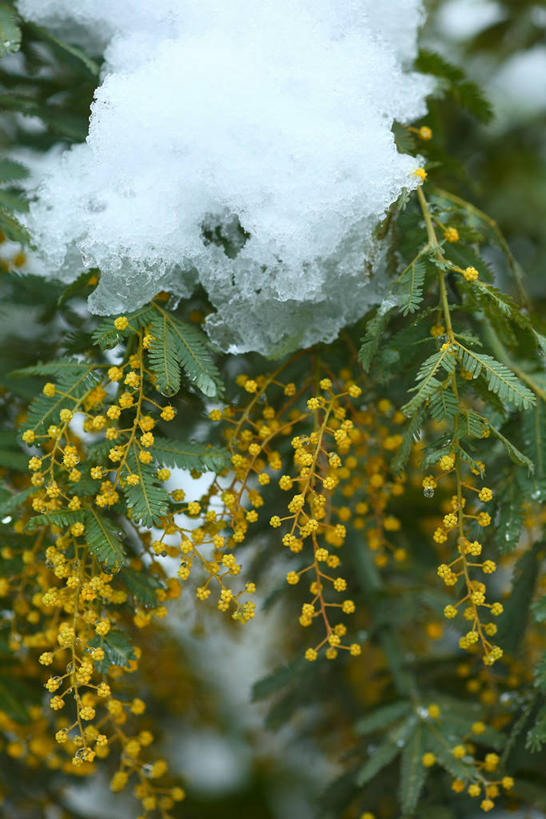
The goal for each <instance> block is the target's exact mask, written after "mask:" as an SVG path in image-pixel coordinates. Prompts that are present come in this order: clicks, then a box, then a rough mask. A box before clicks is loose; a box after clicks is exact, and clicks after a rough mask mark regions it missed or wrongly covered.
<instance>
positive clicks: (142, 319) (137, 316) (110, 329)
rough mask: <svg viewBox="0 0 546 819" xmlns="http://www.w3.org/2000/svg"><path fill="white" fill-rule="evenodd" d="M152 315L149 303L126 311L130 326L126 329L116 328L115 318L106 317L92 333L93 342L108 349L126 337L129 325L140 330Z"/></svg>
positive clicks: (129, 330) (128, 332)
mask: <svg viewBox="0 0 546 819" xmlns="http://www.w3.org/2000/svg"><path fill="white" fill-rule="evenodd" d="M153 315H154V310H153V307H150V306H149V305H148V306H146V307H140V308H139V309H138V310H134V311H133V312H132V313H127V315H126V318H127V319H128V321H129V324H130V327H128V328H127V329H126V330H117V329H116V327H115V325H114V321H115V318H107V319H104V321H101V323H100V324H99V326H98V327H97V329H96V330H95V332H94V333H93V335H92V338H93V343H94V344H97V345H98V346H99V347H102V348H103V349H104V350H109V349H110V348H111V347H115V346H116V344H119V343H120V341H121V340H122V339H123V338H126V337H127V336H128V335H129V334H130V333H131V332H132V330H131V327H133V328H134V329H135V330H140V329H141V328H142V327H145V326H146V325H147V324H148V322H149V321H150V320H151V318H152V316H153Z"/></svg>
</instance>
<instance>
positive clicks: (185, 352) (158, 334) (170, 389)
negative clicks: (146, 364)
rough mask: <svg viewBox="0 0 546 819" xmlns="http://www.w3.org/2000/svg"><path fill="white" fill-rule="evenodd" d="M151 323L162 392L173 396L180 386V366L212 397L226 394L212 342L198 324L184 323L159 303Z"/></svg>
mask: <svg viewBox="0 0 546 819" xmlns="http://www.w3.org/2000/svg"><path fill="white" fill-rule="evenodd" d="M154 307H155V308H156V311H157V312H156V315H155V316H154V317H153V319H152V321H151V323H150V331H151V333H152V335H153V340H152V343H151V345H150V348H149V350H150V353H149V356H150V369H151V370H152V372H153V373H154V375H155V376H156V378H157V385H158V389H159V390H160V392H163V393H165V394H166V395H173V394H174V393H175V392H177V390H178V389H179V378H178V383H177V375H176V373H175V370H176V366H177V365H178V368H181V369H182V370H183V371H184V373H185V375H186V377H187V378H188V379H189V380H190V381H191V382H192V383H193V384H195V386H196V387H197V388H198V389H199V390H200V391H201V392H202V393H204V394H205V395H206V396H208V397H209V398H214V397H217V396H219V395H221V394H222V392H223V384H222V379H221V377H220V373H219V372H218V369H217V367H216V365H215V364H214V362H213V360H212V355H211V348H210V344H209V342H208V340H207V338H206V336H205V335H204V334H203V333H202V332H201V330H199V329H198V328H197V327H193V326H192V325H190V324H184V323H183V322H181V321H179V320H178V319H177V318H175V317H174V316H173V315H172V314H171V313H168V312H167V311H166V310H163V309H162V308H160V307H159V306H158V305H154Z"/></svg>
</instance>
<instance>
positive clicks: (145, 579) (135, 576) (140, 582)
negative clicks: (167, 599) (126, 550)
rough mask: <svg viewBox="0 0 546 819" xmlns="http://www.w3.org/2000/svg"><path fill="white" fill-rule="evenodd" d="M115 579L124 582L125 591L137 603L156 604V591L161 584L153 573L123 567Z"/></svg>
mask: <svg viewBox="0 0 546 819" xmlns="http://www.w3.org/2000/svg"><path fill="white" fill-rule="evenodd" d="M116 579H117V580H118V581H120V582H121V583H124V584H125V586H126V587H127V591H128V592H129V594H130V595H131V596H132V597H133V598H134V600H135V602H137V603H138V604H139V605H141V606H157V591H158V590H159V589H161V588H162V585H161V582H160V581H159V579H158V578H157V577H156V576H155V575H153V574H143V572H140V571H136V570H135V569H130V568H128V567H125V568H124V569H121V571H120V572H119V573H118V575H117V578H116Z"/></svg>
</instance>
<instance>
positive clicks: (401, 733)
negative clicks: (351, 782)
mask: <svg viewBox="0 0 546 819" xmlns="http://www.w3.org/2000/svg"><path fill="white" fill-rule="evenodd" d="M417 722H418V718H417V716H416V715H415V714H411V715H410V716H409V717H408V718H407V719H405V720H404V721H403V722H402V723H400V724H399V725H397V726H396V727H395V728H391V730H390V731H389V732H388V733H387V736H386V737H385V739H384V740H383V742H382V743H381V744H380V745H379V747H378V748H376V749H375V750H374V751H373V755H372V756H371V757H370V758H369V759H368V761H367V762H366V764H365V765H363V766H362V768H361V769H360V770H359V772H358V773H357V775H356V784H357V785H360V786H362V785H365V784H366V783H367V782H369V781H370V779H373V777H374V776H375V775H376V773H378V772H379V771H380V770H381V769H382V768H384V767H385V766H386V765H388V764H389V763H390V762H392V760H393V759H394V758H395V757H396V756H398V754H399V753H400V752H401V750H402V748H403V747H404V744H405V743H406V742H407V740H408V737H409V736H410V734H411V733H412V732H413V730H414V729H415V727H416V725H417Z"/></svg>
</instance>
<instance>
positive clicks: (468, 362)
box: [457, 343, 535, 409]
mask: <svg viewBox="0 0 546 819" xmlns="http://www.w3.org/2000/svg"><path fill="white" fill-rule="evenodd" d="M457 357H458V359H459V361H460V362H461V363H462V365H463V367H464V368H465V370H466V371H467V372H469V373H471V374H472V375H473V376H475V377H477V376H482V377H483V378H484V379H485V381H486V383H487V386H488V387H489V389H490V390H491V391H492V392H494V393H495V394H496V395H498V396H499V398H500V399H501V401H505V402H507V403H509V404H513V406H515V407H516V409H529V407H531V406H533V404H534V403H535V396H534V394H533V393H532V392H531V390H529V389H528V388H527V387H526V386H525V385H524V384H522V383H521V381H520V380H519V378H516V376H515V375H514V374H513V373H512V371H511V370H509V369H508V367H506V366H505V365H504V364H501V363H500V361H497V360H496V359H494V358H493V357H492V356H490V355H485V354H478V353H475V352H474V351H473V350H469V349H467V348H466V347H464V346H463V345H462V344H460V343H457Z"/></svg>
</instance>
